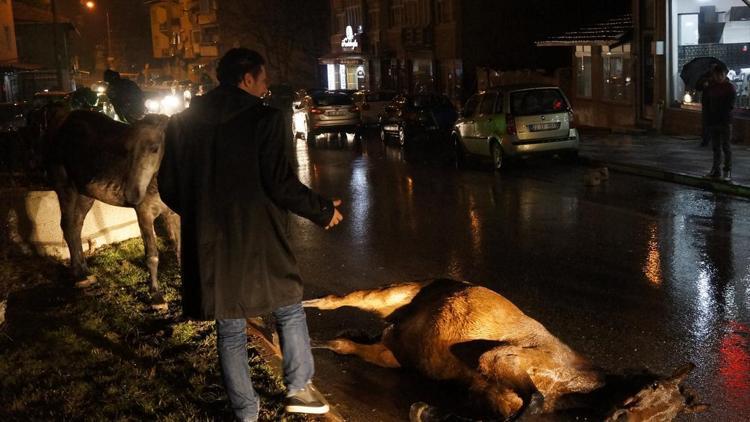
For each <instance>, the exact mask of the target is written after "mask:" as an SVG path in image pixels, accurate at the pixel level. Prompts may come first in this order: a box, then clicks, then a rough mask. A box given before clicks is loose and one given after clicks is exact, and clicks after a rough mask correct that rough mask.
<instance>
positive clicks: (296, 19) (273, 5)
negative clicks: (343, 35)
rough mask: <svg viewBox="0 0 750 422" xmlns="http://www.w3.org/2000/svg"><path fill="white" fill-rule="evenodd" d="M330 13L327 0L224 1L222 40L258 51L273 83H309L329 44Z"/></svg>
mask: <svg viewBox="0 0 750 422" xmlns="http://www.w3.org/2000/svg"><path fill="white" fill-rule="evenodd" d="M328 10H329V9H328V2H327V1H324V0H280V1H275V2H263V1H258V0H237V1H233V2H222V4H221V7H220V10H219V13H220V14H221V27H222V39H223V40H224V41H225V42H226V43H227V44H228V45H229V46H240V45H241V46H244V47H250V48H256V49H258V50H259V51H260V52H261V53H262V54H264V55H265V57H266V61H267V65H268V68H269V70H270V71H271V75H272V78H273V81H274V82H281V83H289V84H293V85H304V84H308V83H310V82H312V81H313V79H314V75H315V66H316V65H317V57H319V56H320V55H322V54H324V52H325V48H326V45H327V43H328V26H329V23H328Z"/></svg>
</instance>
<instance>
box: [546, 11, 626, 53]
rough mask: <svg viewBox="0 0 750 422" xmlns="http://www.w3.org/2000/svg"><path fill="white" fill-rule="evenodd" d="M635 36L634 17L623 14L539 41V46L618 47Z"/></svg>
mask: <svg viewBox="0 0 750 422" xmlns="http://www.w3.org/2000/svg"><path fill="white" fill-rule="evenodd" d="M632 36H633V17H632V16H631V15H629V14H628V15H623V16H618V17H614V18H611V19H609V20H607V21H604V22H599V23H597V24H594V25H590V26H585V27H582V28H580V29H578V30H576V31H569V32H566V33H564V34H562V35H555V36H552V37H549V38H547V39H546V40H542V41H537V42H536V43H535V44H536V46H537V47H573V46H576V45H606V46H610V47H616V46H618V45H621V44H625V43H627V42H629V41H630V40H631V39H632Z"/></svg>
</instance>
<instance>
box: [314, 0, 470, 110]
mask: <svg viewBox="0 0 750 422" xmlns="http://www.w3.org/2000/svg"><path fill="white" fill-rule="evenodd" d="M456 3H458V2H456V1H454V0H436V1H435V0H390V1H382V0H380V1H379V0H369V1H366V0H332V1H331V36H330V46H331V48H330V53H329V54H327V55H326V56H324V57H321V58H320V59H319V63H320V65H321V68H320V72H319V73H320V75H321V81H322V85H323V87H325V88H329V89H371V90H396V91H409V92H420V91H440V92H445V93H447V94H449V95H450V96H451V97H460V96H461V89H462V80H463V67H462V61H461V59H460V58H459V54H458V53H459V51H460V49H459V40H460V37H459V33H458V27H459V21H460V13H459V12H460V9H459V8H458V7H455V6H456Z"/></svg>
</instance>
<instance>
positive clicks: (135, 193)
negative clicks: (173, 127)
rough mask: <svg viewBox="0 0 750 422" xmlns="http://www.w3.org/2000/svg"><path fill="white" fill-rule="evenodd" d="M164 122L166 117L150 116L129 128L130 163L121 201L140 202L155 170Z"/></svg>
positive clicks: (157, 168) (160, 150)
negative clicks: (123, 197)
mask: <svg viewBox="0 0 750 422" xmlns="http://www.w3.org/2000/svg"><path fill="white" fill-rule="evenodd" d="M168 120H169V118H168V117H167V116H163V115H154V114H150V115H147V116H146V117H144V118H143V119H142V120H140V121H137V122H135V123H134V124H133V126H132V127H131V128H130V129H129V133H128V142H127V149H128V156H129V158H130V161H129V165H128V174H127V176H126V178H125V199H126V200H127V202H128V203H129V204H131V205H136V204H139V203H140V202H141V201H142V200H143V198H144V197H145V196H146V192H147V190H148V186H149V184H150V183H151V180H152V179H153V178H154V175H155V174H156V172H157V171H158V170H159V165H160V163H161V158H162V156H163V155H164V129H165V128H166V125H167V121H168Z"/></svg>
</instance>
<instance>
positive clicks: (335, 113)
mask: <svg viewBox="0 0 750 422" xmlns="http://www.w3.org/2000/svg"><path fill="white" fill-rule="evenodd" d="M343 115H344V112H343V111H328V112H326V116H343Z"/></svg>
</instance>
